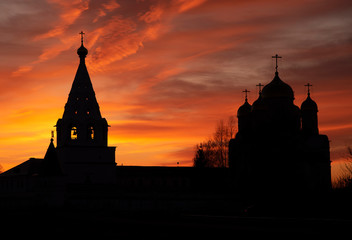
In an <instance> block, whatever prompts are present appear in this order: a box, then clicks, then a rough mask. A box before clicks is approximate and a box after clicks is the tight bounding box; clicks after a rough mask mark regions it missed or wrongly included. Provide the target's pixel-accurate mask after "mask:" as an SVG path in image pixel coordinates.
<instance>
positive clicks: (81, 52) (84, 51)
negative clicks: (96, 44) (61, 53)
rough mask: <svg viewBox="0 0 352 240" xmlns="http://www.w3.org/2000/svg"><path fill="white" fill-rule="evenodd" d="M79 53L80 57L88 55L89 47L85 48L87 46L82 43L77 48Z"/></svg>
mask: <svg viewBox="0 0 352 240" xmlns="http://www.w3.org/2000/svg"><path fill="white" fill-rule="evenodd" d="M77 54H78V56H79V57H86V56H87V54H88V50H87V48H85V47H84V46H83V43H82V45H81V46H80V47H79V48H78V49H77Z"/></svg>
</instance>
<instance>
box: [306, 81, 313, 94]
mask: <svg viewBox="0 0 352 240" xmlns="http://www.w3.org/2000/svg"><path fill="white" fill-rule="evenodd" d="M304 86H305V87H307V90H308V96H310V87H312V86H313V85H312V84H310V83H307V84H306V85H304Z"/></svg>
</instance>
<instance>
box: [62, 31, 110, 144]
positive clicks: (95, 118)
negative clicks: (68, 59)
mask: <svg viewBox="0 0 352 240" xmlns="http://www.w3.org/2000/svg"><path fill="white" fill-rule="evenodd" d="M80 34H81V46H80V48H78V50H77V54H78V56H79V58H80V63H79V66H78V69H77V72H76V76H75V79H74V81H73V84H72V88H71V91H70V94H69V96H68V100H67V103H66V105H65V111H64V114H63V116H62V118H61V119H59V120H58V121H57V124H56V131H57V145H58V146H59V147H60V146H107V132H108V124H107V121H106V119H105V118H102V116H101V113H100V109H99V104H98V102H97V99H96V97H95V92H94V89H93V85H92V82H91V80H90V77H89V74H88V71H87V67H86V64H85V58H86V56H87V54H88V50H87V49H86V48H85V47H84V45H83V34H84V33H83V32H81V33H80Z"/></svg>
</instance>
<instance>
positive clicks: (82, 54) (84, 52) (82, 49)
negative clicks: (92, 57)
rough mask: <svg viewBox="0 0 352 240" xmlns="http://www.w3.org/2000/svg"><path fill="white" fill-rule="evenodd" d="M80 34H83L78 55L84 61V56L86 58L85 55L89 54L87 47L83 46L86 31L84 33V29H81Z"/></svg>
mask: <svg viewBox="0 0 352 240" xmlns="http://www.w3.org/2000/svg"><path fill="white" fill-rule="evenodd" d="M79 34H80V35H81V46H80V47H79V48H78V49H77V54H78V56H79V57H80V59H81V60H83V61H84V58H85V57H86V56H87V54H88V50H87V48H85V47H84V46H83V35H84V34H85V33H84V32H83V31H81V32H80V33H79Z"/></svg>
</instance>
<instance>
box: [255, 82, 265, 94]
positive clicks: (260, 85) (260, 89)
mask: <svg viewBox="0 0 352 240" xmlns="http://www.w3.org/2000/svg"><path fill="white" fill-rule="evenodd" d="M256 86H257V87H259V94H261V93H262V87H264V86H265V85H263V84H261V83H259V84H258V85H256Z"/></svg>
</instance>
